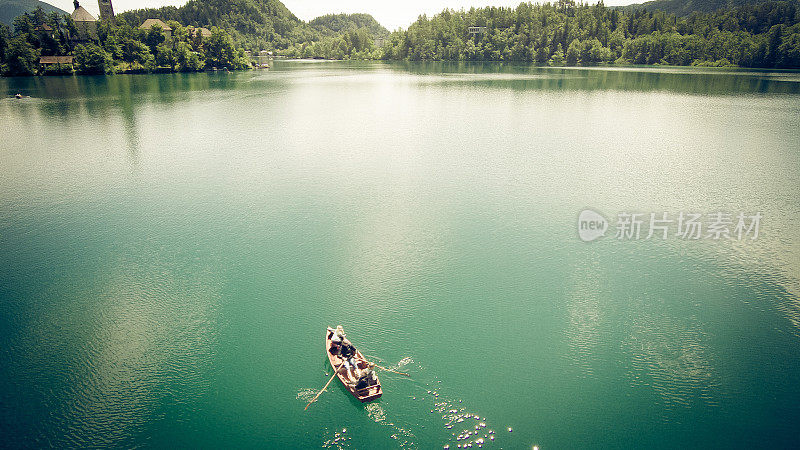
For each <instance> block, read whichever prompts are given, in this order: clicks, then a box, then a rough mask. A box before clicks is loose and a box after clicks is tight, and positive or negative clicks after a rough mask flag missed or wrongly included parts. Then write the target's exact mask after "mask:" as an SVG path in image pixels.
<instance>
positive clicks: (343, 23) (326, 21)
mask: <svg viewBox="0 0 800 450" xmlns="http://www.w3.org/2000/svg"><path fill="white" fill-rule="evenodd" d="M308 24H309V25H310V26H311V28H313V29H315V30H317V31H319V32H320V33H321V34H322V35H323V36H333V35H335V34H339V33H342V32H345V31H347V30H357V29H359V28H366V29H367V30H368V31H369V32H370V34H371V35H372V36H373V37H381V38H383V37H386V36H388V35H389V30H387V29H386V28H384V27H383V25H381V24H380V23H378V21H377V20H375V18H374V17H372V16H371V15H369V14H326V15H324V16H320V17H317V18H316V19H313V20H311V21H310V22H308Z"/></svg>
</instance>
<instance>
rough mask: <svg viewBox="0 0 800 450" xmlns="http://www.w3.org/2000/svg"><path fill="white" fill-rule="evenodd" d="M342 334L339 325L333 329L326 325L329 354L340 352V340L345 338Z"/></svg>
mask: <svg viewBox="0 0 800 450" xmlns="http://www.w3.org/2000/svg"><path fill="white" fill-rule="evenodd" d="M344 336H345V335H344V330H343V329H342V326H341V325H339V326H338V327H336V329H335V330H334V329H333V328H331V327H328V339H330V340H331V348H330V350H329V351H330V352H331V355H339V354H340V352H341V345H342V342H343V341H344V340H345V337H344Z"/></svg>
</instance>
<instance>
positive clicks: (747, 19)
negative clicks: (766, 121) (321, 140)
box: [381, 0, 800, 68]
mask: <svg viewBox="0 0 800 450" xmlns="http://www.w3.org/2000/svg"><path fill="white" fill-rule="evenodd" d="M469 27H485V28H481V29H479V32H478V33H476V34H470V32H469ZM381 57H382V58H385V59H392V60H406V59H407V60H434V61H435V60H481V61H529V62H535V63H539V64H551V65H563V64H566V65H576V64H580V65H594V64H606V63H617V64H669V65H714V66H728V65H739V66H744V67H765V68H800V1H798V0H791V1H769V2H763V3H756V4H750V5H745V6H741V7H737V8H732V9H725V10H721V11H717V12H714V13H708V14H703V13H693V14H691V15H689V16H688V17H678V16H676V15H674V14H667V13H665V12H662V11H656V12H650V11H645V10H641V9H638V10H633V11H630V12H626V11H621V10H619V9H616V8H607V7H605V6H604V5H603V3H602V2H600V3H599V4H596V5H588V4H581V3H575V2H574V1H572V0H558V1H557V2H556V3H545V4H532V3H521V4H520V5H519V6H517V7H516V8H496V7H488V8H471V9H470V10H469V11H452V10H445V11H443V12H442V13H440V14H437V15H435V16H433V17H431V18H428V17H425V16H420V18H419V19H418V20H417V21H416V22H414V23H413V24H412V25H411V26H410V27H409V28H408V30H405V31H397V32H394V33H392V34H391V36H390V38H389V41H388V42H387V44H386V46H385V47H383V48H382V49H381Z"/></svg>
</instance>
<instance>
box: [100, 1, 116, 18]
mask: <svg viewBox="0 0 800 450" xmlns="http://www.w3.org/2000/svg"><path fill="white" fill-rule="evenodd" d="M97 5H98V6H100V18H101V19H102V20H108V21H111V22H113V21H114V7H113V6H112V5H111V0H97Z"/></svg>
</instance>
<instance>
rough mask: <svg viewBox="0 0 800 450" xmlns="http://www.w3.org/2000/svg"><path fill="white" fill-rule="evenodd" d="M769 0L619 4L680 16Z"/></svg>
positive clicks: (629, 8)
mask: <svg viewBox="0 0 800 450" xmlns="http://www.w3.org/2000/svg"><path fill="white" fill-rule="evenodd" d="M765 1H768V0H652V1H649V2H644V3H636V4H633V5H627V6H617V8H618V9H621V10H623V11H633V10H635V9H644V10H645V11H651V12H652V11H664V12H665V13H669V14H676V15H678V16H688V15H690V14H692V13H693V12H703V13H711V12H716V11H719V10H721V9H731V8H737V7H739V6H748V5H754V4H756V3H761V2H765Z"/></svg>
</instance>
